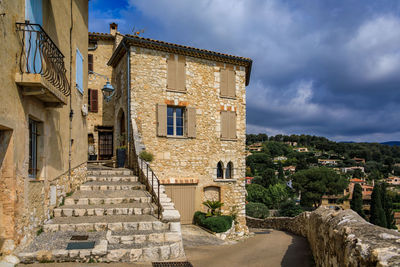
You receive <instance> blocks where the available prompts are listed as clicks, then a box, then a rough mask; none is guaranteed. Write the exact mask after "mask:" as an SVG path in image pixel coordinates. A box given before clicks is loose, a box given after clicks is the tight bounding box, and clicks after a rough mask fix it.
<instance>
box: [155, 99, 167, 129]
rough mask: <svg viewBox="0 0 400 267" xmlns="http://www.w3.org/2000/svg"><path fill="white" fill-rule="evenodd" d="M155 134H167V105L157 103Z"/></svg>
mask: <svg viewBox="0 0 400 267" xmlns="http://www.w3.org/2000/svg"><path fill="white" fill-rule="evenodd" d="M157 135H158V136H167V105H165V104H157Z"/></svg>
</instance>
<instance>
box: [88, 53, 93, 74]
mask: <svg viewBox="0 0 400 267" xmlns="http://www.w3.org/2000/svg"><path fill="white" fill-rule="evenodd" d="M88 71H93V54H88Z"/></svg>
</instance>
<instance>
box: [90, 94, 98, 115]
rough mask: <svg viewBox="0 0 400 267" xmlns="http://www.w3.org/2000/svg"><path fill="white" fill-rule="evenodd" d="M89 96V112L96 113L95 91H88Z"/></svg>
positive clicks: (96, 97)
mask: <svg viewBox="0 0 400 267" xmlns="http://www.w3.org/2000/svg"><path fill="white" fill-rule="evenodd" d="M89 94H90V111H91V112H98V110H99V104H98V103H99V96H98V91H97V90H89Z"/></svg>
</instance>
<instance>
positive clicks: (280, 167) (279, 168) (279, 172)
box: [278, 161, 285, 181]
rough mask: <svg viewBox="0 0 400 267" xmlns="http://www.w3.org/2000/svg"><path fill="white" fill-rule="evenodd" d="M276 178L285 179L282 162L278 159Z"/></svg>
mask: <svg viewBox="0 0 400 267" xmlns="http://www.w3.org/2000/svg"><path fill="white" fill-rule="evenodd" d="M278 180H279V181H284V180H285V174H284V173H283V167H282V162H280V161H279V163H278Z"/></svg>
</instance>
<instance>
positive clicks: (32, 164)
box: [28, 119, 39, 178]
mask: <svg viewBox="0 0 400 267" xmlns="http://www.w3.org/2000/svg"><path fill="white" fill-rule="evenodd" d="M38 136H39V122H37V121H34V120H32V119H29V170H28V173H29V177H30V178H36V177H37V174H38V167H37V166H38Z"/></svg>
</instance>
